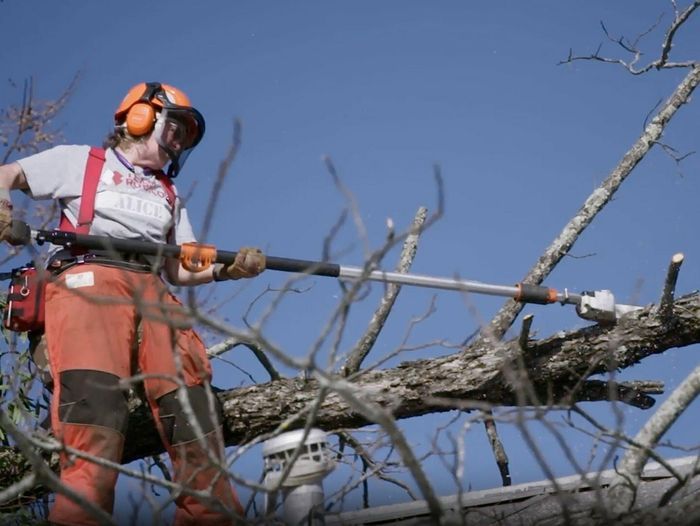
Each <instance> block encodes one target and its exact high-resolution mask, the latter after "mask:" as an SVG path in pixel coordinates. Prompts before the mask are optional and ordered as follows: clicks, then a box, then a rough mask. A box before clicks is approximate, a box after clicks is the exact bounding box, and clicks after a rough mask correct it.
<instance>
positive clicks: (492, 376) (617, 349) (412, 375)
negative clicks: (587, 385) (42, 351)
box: [0, 293, 700, 487]
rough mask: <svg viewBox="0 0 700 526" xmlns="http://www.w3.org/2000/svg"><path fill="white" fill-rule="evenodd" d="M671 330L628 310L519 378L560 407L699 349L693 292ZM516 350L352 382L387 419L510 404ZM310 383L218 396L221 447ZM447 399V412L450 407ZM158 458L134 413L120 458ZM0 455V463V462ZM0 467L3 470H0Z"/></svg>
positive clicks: (330, 408) (277, 415)
mask: <svg viewBox="0 0 700 526" xmlns="http://www.w3.org/2000/svg"><path fill="white" fill-rule="evenodd" d="M673 312H674V321H675V323H674V324H673V325H672V326H669V324H668V323H664V322H663V320H662V319H661V317H660V316H659V314H658V312H657V309H656V308H655V307H654V306H649V307H646V308H645V309H643V310H640V311H637V312H634V313H631V314H629V315H627V316H626V317H625V318H623V319H621V320H620V321H619V323H618V324H617V325H615V326H612V327H601V326H590V327H586V328H584V329H580V330H577V331H574V332H570V333H557V334H556V335H555V336H552V337H549V338H546V339H543V340H537V341H534V340H533V341H530V342H529V343H528V353H527V355H526V356H525V357H524V358H525V360H526V366H527V369H528V371H529V379H530V381H531V383H532V386H533V388H534V389H535V392H536V393H538V395H539V396H540V397H541V402H542V403H543V404H548V403H551V404H556V403H560V402H561V401H570V400H572V399H575V396H573V397H572V393H571V392H570V391H571V388H572V386H576V385H578V384H579V383H580V381H581V378H585V377H588V376H590V375H592V374H599V373H605V372H606V371H608V370H609V368H610V367H614V368H617V369H623V368H626V367H629V366H631V365H633V364H635V363H638V362H639V361H640V360H642V359H644V358H645V357H647V356H651V355H653V354H659V353H662V352H664V351H665V350H667V349H670V348H674V347H683V346H686V345H692V344H695V343H699V342H700V293H693V294H690V295H687V296H684V297H681V298H679V299H677V300H676V301H675V302H674V308H673ZM519 352H520V347H519V341H518V339H517V338H516V339H514V340H512V341H510V342H504V343H503V344H502V345H501V346H500V347H499V349H498V350H497V351H494V350H493V346H492V345H490V344H484V343H481V344H475V345H472V346H471V347H470V348H469V350H468V352H465V353H459V354H456V355H452V356H448V357H442V358H437V359H432V360H417V361H412V362H406V363H403V364H401V365H400V366H399V367H396V368H394V369H387V370H375V371H368V372H364V373H362V374H360V375H358V376H357V377H356V378H355V379H354V382H353V383H354V384H355V385H356V386H358V387H359V388H361V389H362V390H363V392H365V393H367V394H368V395H370V396H371V398H372V400H373V401H374V402H375V403H376V404H378V405H379V406H382V407H384V408H386V409H389V410H391V412H392V414H393V415H394V416H395V417H396V418H407V417H413V416H419V415H423V414H427V413H433V412H439V411H447V410H449V409H450V408H451V407H458V406H459V405H460V404H464V403H472V404H474V405H475V406H478V405H479V404H481V405H482V407H483V405H486V406H489V405H514V404H516V403H517V393H515V392H514V391H513V389H511V387H510V386H509V385H508V382H507V380H505V377H504V375H503V372H502V371H503V369H504V366H506V365H507V364H509V363H511V361H512V360H514V359H515V357H516V356H517V353H519ZM319 388H320V387H319V385H318V383H317V382H316V381H315V380H304V379H300V378H289V379H282V380H278V381H274V382H269V383H265V384H259V385H253V386H249V387H244V388H239V389H234V390H231V391H224V392H221V393H219V398H220V399H221V401H222V403H223V407H224V413H225V418H226V421H225V427H226V442H227V444H228V445H236V444H241V443H245V442H247V441H249V440H252V439H253V438H255V437H259V436H261V435H264V434H265V433H269V432H271V431H273V430H275V429H276V427H277V426H278V425H279V424H280V423H282V421H284V420H285V419H286V418H287V417H288V416H289V415H291V414H295V413H297V412H300V411H303V410H304V409H307V408H308V407H309V406H310V405H311V404H312V403H313V401H314V400H315V399H316V397H317V395H318V391H319ZM451 400H452V401H454V404H453V405H451V403H450V401H451ZM368 423H370V422H369V421H368V420H367V418H365V417H364V416H363V415H362V414H360V413H359V412H358V411H355V410H353V409H351V408H350V406H349V405H348V404H347V403H346V402H345V401H344V399H343V397H341V396H340V395H338V394H337V393H335V392H333V390H332V387H331V388H330V392H329V394H328V396H327V397H326V399H325V401H324V402H323V404H322V405H321V407H320V408H319V411H318V415H317V420H316V425H317V426H319V427H321V428H324V429H327V430H333V429H340V428H345V429H351V428H357V427H360V426H363V425H366V424H368ZM161 451H162V447H161V445H160V442H159V439H158V437H157V435H156V433H155V431H154V429H153V423H152V421H151V419H150V416H149V415H147V414H146V409H145V408H143V407H141V408H137V409H136V410H135V412H134V413H132V418H131V419H130V422H129V436H128V438H127V451H126V458H125V460H133V459H135V458H142V457H145V456H148V455H153V454H156V453H159V452H161ZM10 454H11V452H8V451H1V450H0V459H3V458H4V459H6V460H7V461H5V462H0V487H7V486H8V485H9V484H11V483H13V482H16V481H17V480H19V479H21V478H22V477H23V476H24V475H25V474H26V472H27V471H26V470H28V469H29V467H28V466H27V465H26V464H24V466H23V467H24V470H22V469H20V467H21V464H19V463H16V462H13V461H10V460H9V455H10ZM3 455H6V456H3ZM8 470H9V471H8Z"/></svg>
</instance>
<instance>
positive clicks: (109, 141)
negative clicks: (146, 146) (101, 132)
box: [102, 126, 150, 151]
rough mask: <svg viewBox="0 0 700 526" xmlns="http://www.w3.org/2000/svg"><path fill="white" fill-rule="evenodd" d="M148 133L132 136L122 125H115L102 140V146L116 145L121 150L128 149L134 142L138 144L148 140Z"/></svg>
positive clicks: (110, 146) (111, 146) (113, 146)
mask: <svg viewBox="0 0 700 526" xmlns="http://www.w3.org/2000/svg"><path fill="white" fill-rule="evenodd" d="M149 135H150V134H149V133H147V134H146V135H141V136H140V137H134V136H133V135H131V134H130V133H129V132H127V131H126V128H124V127H123V126H115V127H114V129H113V130H112V131H111V132H109V134H107V137H105V140H104V141H103V142H102V147H103V148H116V147H117V146H118V147H119V148H120V149H122V150H125V151H126V150H129V149H130V148H131V147H132V146H134V145H135V144H140V143H144V142H146V140H148V136H149Z"/></svg>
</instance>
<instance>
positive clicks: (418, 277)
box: [11, 221, 642, 322]
mask: <svg viewBox="0 0 700 526" xmlns="http://www.w3.org/2000/svg"><path fill="white" fill-rule="evenodd" d="M11 238H12V242H13V244H17V245H19V244H25V245H26V244H29V243H30V242H31V241H32V240H34V241H35V242H36V243H37V244H39V245H43V244H44V243H47V242H48V243H52V244H54V245H61V246H63V247H66V248H71V247H74V248H80V249H87V250H91V249H92V250H103V251H104V250H106V251H113V252H115V253H120V252H121V253H131V254H141V255H145V256H158V257H165V258H175V259H179V260H180V262H181V264H182V266H183V267H184V268H185V269H187V270H189V271H191V272H201V271H202V270H205V269H206V268H208V267H209V266H210V265H212V264H214V263H223V264H224V265H229V264H231V263H233V261H234V260H235V258H236V252H232V251H226V250H218V249H217V248H216V247H215V246H214V245H207V244H202V243H183V244H182V245H170V244H163V243H153V242H149V241H135V240H127V239H113V238H110V237H107V236H95V235H90V234H77V233H74V232H63V231H61V230H33V229H31V228H30V226H29V225H27V224H26V223H23V222H21V221H13V222H12V234H11ZM265 268H267V269H270V270H277V271H281V272H294V273H302V274H311V275H314V276H326V277H332V278H337V279H341V280H358V279H366V280H369V281H379V282H382V283H393V284H396V285H411V286H415V287H427V288H433V289H443V290H455V291H461V292H473V293H476V294H486V295H490V296H502V297H507V298H512V299H514V300H515V301H518V302H520V303H534V304H538V305H547V304H550V303H560V304H562V305H575V306H576V311H577V313H578V315H579V316H581V317H582V318H584V319H586V320H591V321H596V322H614V321H616V320H617V319H618V318H619V317H620V316H623V315H624V314H627V313H628V312H632V311H635V310H639V309H641V308H642V307H639V306H636V305H622V304H616V303H615V297H614V295H613V294H612V292H610V291H609V290H598V291H593V292H585V293H582V294H574V293H570V292H569V291H568V290H567V289H564V291H563V292H560V291H557V290H556V289H553V288H549V287H544V286H540V285H532V284H528V283H518V284H516V285H513V286H508V285H493V284H489V283H482V282H480V281H470V280H462V279H452V278H444V277H434V276H427V275H422V274H402V273H399V272H387V271H384V270H370V271H368V270H366V269H363V268H361V267H349V266H344V265H339V264H336V263H329V262H326V261H309V260H304V259H290V258H282V257H274V256H266V267H265Z"/></svg>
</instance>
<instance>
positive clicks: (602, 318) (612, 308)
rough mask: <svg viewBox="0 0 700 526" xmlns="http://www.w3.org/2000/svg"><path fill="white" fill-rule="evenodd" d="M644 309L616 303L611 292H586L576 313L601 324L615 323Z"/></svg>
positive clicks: (581, 297) (577, 306) (582, 295)
mask: <svg viewBox="0 0 700 526" xmlns="http://www.w3.org/2000/svg"><path fill="white" fill-rule="evenodd" d="M641 308H642V307H639V306H637V305H623V304H619V303H615V296H614V295H613V293H612V292H611V291H609V290H596V291H592V292H584V293H582V294H581V296H580V301H579V303H578V304H577V305H576V313H577V314H578V315H579V316H580V317H581V318H583V319H584V320H589V321H596V322H599V323H615V322H616V321H617V320H618V319H619V318H620V317H621V316H624V315H625V314H627V313H629V312H633V311H635V310H640V309H641Z"/></svg>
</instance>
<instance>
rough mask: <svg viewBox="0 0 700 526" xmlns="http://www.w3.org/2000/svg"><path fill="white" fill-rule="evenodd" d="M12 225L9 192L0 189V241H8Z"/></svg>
mask: <svg viewBox="0 0 700 526" xmlns="http://www.w3.org/2000/svg"><path fill="white" fill-rule="evenodd" d="M11 224H12V201H10V191H9V190H6V189H0V241H8V240H9V239H10V232H11V228H10V225H11Z"/></svg>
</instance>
